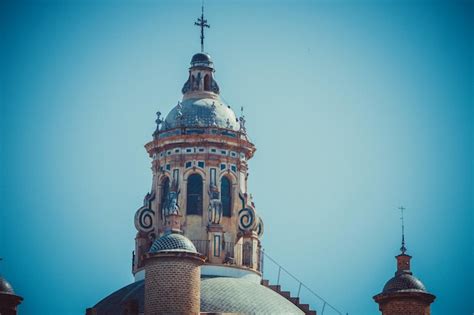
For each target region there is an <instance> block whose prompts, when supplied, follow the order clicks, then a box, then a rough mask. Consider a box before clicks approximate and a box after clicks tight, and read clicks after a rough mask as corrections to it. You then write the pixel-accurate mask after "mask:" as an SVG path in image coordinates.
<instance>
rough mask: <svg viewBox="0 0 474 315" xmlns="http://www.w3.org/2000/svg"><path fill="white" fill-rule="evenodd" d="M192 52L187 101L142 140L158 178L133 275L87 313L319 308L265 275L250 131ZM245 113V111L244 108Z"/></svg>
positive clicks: (138, 220)
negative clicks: (251, 177) (252, 187)
mask: <svg viewBox="0 0 474 315" xmlns="http://www.w3.org/2000/svg"><path fill="white" fill-rule="evenodd" d="M195 24H196V25H198V26H200V28H201V52H199V53H196V54H194V55H193V56H192V58H191V63H190V67H189V69H188V73H187V76H186V79H185V83H184V85H183V87H182V89H181V91H182V94H183V97H182V99H181V100H180V101H178V103H177V104H176V106H174V107H173V108H172V109H171V111H170V112H169V113H168V114H167V115H166V116H165V117H162V115H161V113H160V112H158V113H157V118H156V128H155V130H154V132H153V134H152V136H153V138H152V139H151V141H150V142H148V143H147V144H146V145H145V149H146V151H147V153H148V155H149V157H150V158H151V170H152V184H151V190H150V191H149V192H147V193H146V195H145V198H144V201H143V205H142V206H141V207H140V208H139V209H138V210H137V211H136V213H135V217H134V223H135V227H136V229H137V234H136V237H135V250H134V252H133V259H132V273H133V275H134V278H135V281H134V282H133V283H131V284H129V285H127V286H125V287H123V288H121V289H118V290H116V291H115V292H113V293H111V294H110V295H108V296H107V297H105V298H103V299H102V300H100V301H99V302H98V303H96V304H95V305H94V306H93V307H91V308H88V309H87V311H86V314H90V315H106V314H129V315H138V314H140V315H143V314H144V315H151V314H165V313H167V314H170V313H173V314H190V313H192V314H199V313H206V314H207V313H212V314H222V313H227V314H228V313H232V314H305V313H306V314H315V312H314V311H311V310H310V309H309V305H308V304H301V303H299V298H292V297H291V295H290V294H289V292H282V291H281V290H280V287H279V286H278V285H276V286H273V288H272V287H271V286H270V285H269V284H268V281H267V284H264V282H263V281H262V268H263V263H262V262H263V251H262V250H261V237H262V234H263V221H262V219H261V218H260V216H259V215H258V214H257V211H256V209H255V204H254V202H253V200H252V195H251V194H250V192H249V191H248V188H247V179H248V176H249V170H248V161H249V160H250V159H251V158H252V157H253V155H254V153H255V150H256V148H255V146H254V144H253V143H252V142H251V141H250V139H249V136H248V134H247V130H246V128H245V117H244V116H243V113H241V115H240V117H238V116H237V115H236V114H235V112H234V111H233V110H232V108H231V107H230V105H229V104H227V103H226V102H225V101H224V100H223V99H222V98H221V96H220V93H221V89H220V87H219V85H218V83H217V80H216V78H215V67H214V62H213V61H212V58H211V56H209V54H207V53H204V28H205V27H209V25H208V24H207V21H206V20H205V19H204V14H203V13H201V17H200V18H199V19H198V22H196V23H195ZM242 112H243V110H242Z"/></svg>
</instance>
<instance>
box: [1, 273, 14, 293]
mask: <svg viewBox="0 0 474 315" xmlns="http://www.w3.org/2000/svg"><path fill="white" fill-rule="evenodd" d="M0 293H8V294H15V291H13V287H12V285H11V284H10V282H8V281H7V279H5V278H3V277H2V276H0Z"/></svg>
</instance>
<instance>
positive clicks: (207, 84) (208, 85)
mask: <svg viewBox="0 0 474 315" xmlns="http://www.w3.org/2000/svg"><path fill="white" fill-rule="evenodd" d="M210 90H211V77H210V76H209V74H206V75H205V76H204V91H210Z"/></svg>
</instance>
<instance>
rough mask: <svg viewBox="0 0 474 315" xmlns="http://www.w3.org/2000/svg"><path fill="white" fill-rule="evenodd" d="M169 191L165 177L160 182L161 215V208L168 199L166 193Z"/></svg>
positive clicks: (167, 180)
mask: <svg viewBox="0 0 474 315" xmlns="http://www.w3.org/2000/svg"><path fill="white" fill-rule="evenodd" d="M169 191H170V179H169V178H168V177H165V178H164V179H163V180H162V181H161V200H160V201H161V202H160V210H161V213H163V208H164V206H165V205H166V199H167V198H168V193H169Z"/></svg>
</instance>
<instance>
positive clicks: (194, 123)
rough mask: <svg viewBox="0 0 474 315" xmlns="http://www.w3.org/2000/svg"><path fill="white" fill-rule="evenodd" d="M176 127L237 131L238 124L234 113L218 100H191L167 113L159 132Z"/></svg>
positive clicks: (183, 102)
mask: <svg viewBox="0 0 474 315" xmlns="http://www.w3.org/2000/svg"><path fill="white" fill-rule="evenodd" d="M178 127H219V128H226V129H231V130H235V131H237V130H239V123H238V122H237V117H236V116H235V113H234V111H233V110H232V109H231V108H230V106H228V105H227V104H225V103H224V102H223V101H222V100H221V99H220V98H217V99H212V98H191V99H186V100H184V101H182V102H181V103H179V104H178V105H176V106H175V107H174V108H173V109H172V110H171V111H170V112H169V114H168V115H167V116H166V119H165V121H164V123H163V124H162V126H161V130H162V131H164V130H169V129H173V128H178Z"/></svg>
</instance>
